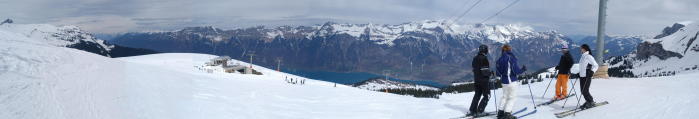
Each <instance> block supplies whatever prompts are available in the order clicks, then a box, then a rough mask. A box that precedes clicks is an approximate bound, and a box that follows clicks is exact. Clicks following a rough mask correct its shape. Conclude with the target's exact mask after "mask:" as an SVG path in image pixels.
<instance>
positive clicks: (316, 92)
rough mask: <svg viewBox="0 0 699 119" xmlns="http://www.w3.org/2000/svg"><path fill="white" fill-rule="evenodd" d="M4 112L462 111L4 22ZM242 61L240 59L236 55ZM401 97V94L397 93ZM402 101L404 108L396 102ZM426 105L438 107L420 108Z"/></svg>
mask: <svg viewBox="0 0 699 119" xmlns="http://www.w3.org/2000/svg"><path fill="white" fill-rule="evenodd" d="M0 42H1V43H0V54H2V57H0V61H1V63H0V77H2V78H1V79H0V110H3V111H0V118H4V119H62V118H65V119H95V118H117V119H125V118H167V119H177V118H185V119H191V118H209V119H210V118H221V119H230V118H431V117H433V116H434V115H449V114H452V113H456V111H450V110H449V109H446V108H442V104H441V103H437V101H438V100H436V99H419V98H412V97H410V96H400V95H394V94H387V93H379V92H373V91H367V90H362V89H357V88H354V87H348V86H342V85H338V86H337V87H334V86H333V84H332V83H328V82H322V81H315V80H307V82H306V83H305V85H290V84H287V83H286V82H284V79H283V78H284V77H294V78H303V77H296V76H293V75H288V74H284V73H280V72H274V71H273V70H270V69H266V68H263V67H259V66H254V67H255V68H256V69H257V70H259V71H261V72H263V73H264V74H265V75H243V74H223V73H212V74H210V73H206V72H204V71H201V70H199V69H197V68H196V67H194V66H197V65H201V64H203V63H204V62H205V61H208V58H211V57H214V56H211V55H202V54H156V55H146V56H137V57H126V58H119V59H111V58H107V57H102V56H99V55H96V54H92V53H88V52H84V51H80V50H75V49H70V48H65V47H57V46H55V45H52V44H49V43H46V42H44V41H42V40H41V39H32V38H28V37H26V36H24V35H22V34H17V33H13V32H8V31H6V30H0ZM235 62H240V61H235ZM396 100H401V101H396ZM397 109H400V110H397ZM424 110H430V111H436V112H434V113H432V114H434V115H432V114H430V115H421V112H423V111H424Z"/></svg>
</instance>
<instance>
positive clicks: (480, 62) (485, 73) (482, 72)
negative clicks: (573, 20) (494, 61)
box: [471, 53, 492, 83]
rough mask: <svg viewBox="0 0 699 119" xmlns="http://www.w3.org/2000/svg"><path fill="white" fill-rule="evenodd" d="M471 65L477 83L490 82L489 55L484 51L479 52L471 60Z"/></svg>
mask: <svg viewBox="0 0 699 119" xmlns="http://www.w3.org/2000/svg"><path fill="white" fill-rule="evenodd" d="M471 67H472V68H473V78H474V81H475V82H476V83H488V82H489V79H490V75H491V74H492V72H491V71H490V62H488V57H487V56H485V54H484V53H478V55H476V57H474V58H473V61H472V62H471Z"/></svg>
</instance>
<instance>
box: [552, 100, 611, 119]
mask: <svg viewBox="0 0 699 119" xmlns="http://www.w3.org/2000/svg"><path fill="white" fill-rule="evenodd" d="M607 104H609V102H607V101H604V102H600V103H595V105H594V106H592V107H590V108H585V109H583V108H580V107H577V108H575V109H572V110H568V111H564V112H560V113H556V117H558V118H563V117H567V116H570V115H573V114H575V113H578V112H580V111H585V110H588V109H591V108H595V107H599V106H602V105H607Z"/></svg>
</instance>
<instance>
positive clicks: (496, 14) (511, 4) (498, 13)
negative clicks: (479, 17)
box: [481, 0, 519, 24]
mask: <svg viewBox="0 0 699 119" xmlns="http://www.w3.org/2000/svg"><path fill="white" fill-rule="evenodd" d="M517 2H519V0H515V1H513V2H512V3H510V4H509V5H507V6H505V8H502V9H501V10H500V11H498V12H497V13H495V14H493V15H492V16H490V17H488V18H486V19H485V20H483V21H482V22H481V24H483V23H485V22H487V21H488V20H490V19H492V18H494V17H495V16H498V15H500V13H502V12H503V11H505V10H506V9H507V8H510V7H512V6H513V5H515V4H516V3H517Z"/></svg>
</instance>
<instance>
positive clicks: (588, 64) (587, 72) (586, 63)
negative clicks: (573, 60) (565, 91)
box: [579, 44, 599, 109]
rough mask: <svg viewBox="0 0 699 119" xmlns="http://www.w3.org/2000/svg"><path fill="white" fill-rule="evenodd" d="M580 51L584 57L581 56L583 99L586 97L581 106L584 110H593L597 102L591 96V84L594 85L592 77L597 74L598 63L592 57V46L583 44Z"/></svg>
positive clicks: (581, 89)
mask: <svg viewBox="0 0 699 119" xmlns="http://www.w3.org/2000/svg"><path fill="white" fill-rule="evenodd" d="M580 51H581V52H582V55H581V56H580V61H579V64H580V70H579V71H580V73H579V74H580V92H582V94H583V97H585V103H584V104H583V105H582V106H580V108H582V109H586V108H591V107H593V106H594V104H595V101H594V100H593V99H592V95H590V83H592V75H593V74H595V71H597V68H598V67H599V66H598V65H597V61H595V58H594V57H592V55H590V52H591V51H590V46H588V45H587V44H583V45H582V46H580Z"/></svg>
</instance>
